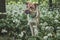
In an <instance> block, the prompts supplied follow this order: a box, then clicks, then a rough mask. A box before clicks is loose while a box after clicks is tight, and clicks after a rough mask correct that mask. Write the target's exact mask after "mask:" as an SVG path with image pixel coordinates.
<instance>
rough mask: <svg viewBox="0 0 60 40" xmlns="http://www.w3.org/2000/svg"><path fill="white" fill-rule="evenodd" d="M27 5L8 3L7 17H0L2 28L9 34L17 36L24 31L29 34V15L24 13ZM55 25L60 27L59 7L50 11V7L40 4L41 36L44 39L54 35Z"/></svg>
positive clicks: (0, 26)
mask: <svg viewBox="0 0 60 40" xmlns="http://www.w3.org/2000/svg"><path fill="white" fill-rule="evenodd" d="M25 6H26V5H25V4H9V5H6V10H7V17H6V18H5V19H0V30H2V29H5V30H6V31H7V33H8V36H14V35H17V36H16V37H19V35H20V34H21V32H23V31H25V32H26V33H27V36H29V35H30V30H29V26H28V25H27V16H26V14H25V13H24V10H25V9H26V7H25ZM54 27H60V13H59V11H58V9H56V10H53V11H48V7H44V6H40V25H39V36H40V37H41V38H43V39H44V40H45V39H47V38H49V36H53V34H54V33H53V31H54ZM59 32H60V31H59ZM59 32H57V35H59ZM0 33H1V31H0ZM21 36H22V35H20V37H21ZM30 36H31V35H30ZM57 37H59V36H57ZM59 38H60V37H59Z"/></svg>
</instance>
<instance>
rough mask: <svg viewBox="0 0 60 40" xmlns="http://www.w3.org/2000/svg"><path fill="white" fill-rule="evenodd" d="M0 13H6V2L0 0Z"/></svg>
mask: <svg viewBox="0 0 60 40" xmlns="http://www.w3.org/2000/svg"><path fill="white" fill-rule="evenodd" d="M0 12H2V13H5V12H6V8H5V0H0Z"/></svg>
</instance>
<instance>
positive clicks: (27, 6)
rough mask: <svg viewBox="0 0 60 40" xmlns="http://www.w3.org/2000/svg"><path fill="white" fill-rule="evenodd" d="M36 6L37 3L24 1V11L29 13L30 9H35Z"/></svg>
mask: <svg viewBox="0 0 60 40" xmlns="http://www.w3.org/2000/svg"><path fill="white" fill-rule="evenodd" d="M37 6H38V3H31V2H27V3H26V8H27V9H26V10H25V13H27V14H29V13H31V12H32V11H31V10H36V8H37Z"/></svg>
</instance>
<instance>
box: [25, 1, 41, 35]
mask: <svg viewBox="0 0 60 40" xmlns="http://www.w3.org/2000/svg"><path fill="white" fill-rule="evenodd" d="M26 6H27V9H26V10H25V13H26V14H27V20H28V24H29V26H30V30H31V34H32V36H37V35H38V25H39V16H40V13H39V10H38V4H37V3H30V2H27V3H26Z"/></svg>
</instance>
